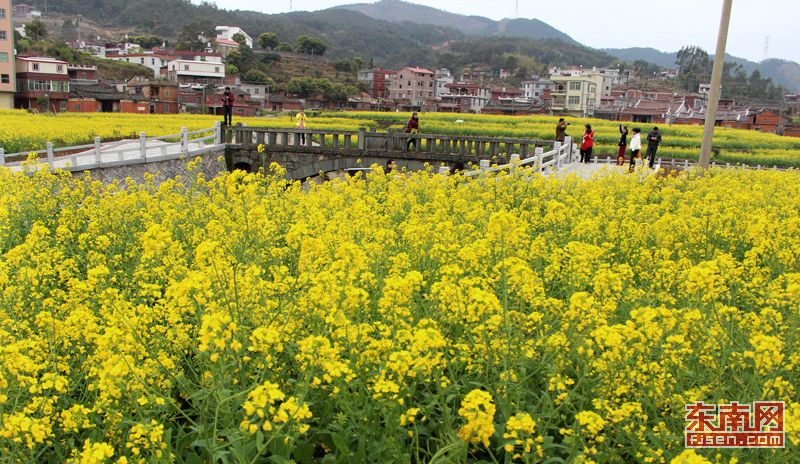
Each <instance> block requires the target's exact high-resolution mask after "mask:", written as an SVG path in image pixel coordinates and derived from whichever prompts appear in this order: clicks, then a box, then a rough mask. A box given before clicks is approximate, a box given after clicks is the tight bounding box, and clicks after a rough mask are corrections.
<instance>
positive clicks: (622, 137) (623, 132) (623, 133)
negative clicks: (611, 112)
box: [617, 124, 628, 166]
mask: <svg viewBox="0 0 800 464" xmlns="http://www.w3.org/2000/svg"><path fill="white" fill-rule="evenodd" d="M618 145H619V153H618V154H617V166H622V165H624V164H625V148H626V147H627V146H628V127H627V126H623V125H622V124H620V125H619V144H618Z"/></svg>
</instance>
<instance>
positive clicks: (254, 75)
mask: <svg viewBox="0 0 800 464" xmlns="http://www.w3.org/2000/svg"><path fill="white" fill-rule="evenodd" d="M242 79H243V80H244V81H245V82H247V83H250V84H255V83H258V84H266V83H267V79H269V76H267V75H266V74H264V73H263V72H261V71H259V70H257V69H251V70H250V71H247V73H246V74H245V75H244V77H243V78H242Z"/></svg>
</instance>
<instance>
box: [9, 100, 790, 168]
mask: <svg viewBox="0 0 800 464" xmlns="http://www.w3.org/2000/svg"><path fill="white" fill-rule="evenodd" d="M308 116H309V117H308V120H307V121H306V127H307V128H309V129H318V130H341V131H358V129H359V128H361V127H365V128H375V129H377V130H378V131H386V130H387V129H388V128H390V127H393V128H394V129H395V130H398V131H400V130H402V128H403V126H404V125H405V123H406V122H407V121H408V119H409V117H410V114H405V113H374V112H373V113H371V112H349V113H346V112H336V113H333V112H322V113H317V112H310V113H309V114H308ZM0 118H2V121H3V123H4V124H3V127H4V130H3V131H2V132H1V133H0V147H2V148H4V149H5V152H6V153H17V152H24V151H30V150H43V149H44V148H45V146H46V143H47V142H53V144H54V146H55V147H66V146H74V145H82V144H89V143H92V141H93V140H94V137H95V136H99V137H100V138H102V139H103V140H112V139H121V138H138V137H139V133H140V132H146V133H147V135H148V136H150V137H156V136H163V135H171V134H177V133H179V132H180V128H181V127H187V128H188V129H189V131H195V130H199V129H207V128H210V127H213V126H214V122H215V121H219V120H220V117H219V116H211V115H205V116H203V115H190V114H177V115H149V114H148V115H140V114H117V113H94V114H83V113H62V114H59V115H52V114H38V115H33V114H29V113H27V112H25V111H21V110H0ZM557 121H558V118H557V117H549V116H532V117H516V116H487V115H474V114H445V113H426V114H422V115H421V118H420V131H421V132H422V133H427V134H444V135H467V136H476V137H511V138H528V139H537V140H553V139H554V138H555V129H554V128H555V125H556V122H557ZM570 121H571V122H572V125H571V126H570V128H569V130H568V134H569V135H571V136H573V137H576V138H579V137H580V135H581V133H582V132H583V125H584V124H587V123H588V124H591V125H592V127H593V129H594V130H595V132H596V135H595V142H596V147H597V148H596V149H595V154H596V155H598V156H600V157H606V156H610V157H612V158H614V157H615V156H616V153H617V147H616V144H617V141H618V139H619V129H618V124H619V123H617V122H613V121H605V120H600V119H570ZM234 122H242V123H245V124H247V125H248V126H251V127H274V128H286V129H294V128H295V123H294V121H293V120H292V116H291V115H289V114H287V115H283V116H279V117H265V118H236V120H235V121H234ZM627 124H628V126H629V129H633V127H636V126H640V127H641V129H642V131H643V132H644V134H646V133H647V131H649V130H650V129H651V128H652V127H651V126H645V125H640V124H631V123H627ZM660 130H661V132H662V133H663V142H662V144H661V146H660V147H659V150H658V156H659V157H661V158H664V159H672V158H675V159H681V160H683V159H688V160H697V158H698V156H699V153H700V142H701V139H702V135H703V128H702V127H700V126H678V125H674V126H672V127H669V126H661V127H660ZM314 139H315V141H317V142H319V138H318V137H317V136H315V137H314ZM353 143H355V138H354V141H353ZM326 144H328V145H330V144H332V141H331V139H330V138H329V139H328V140H327V142H326ZM714 148H715V149H717V150H719V153H718V154H715V155H714V156H713V157H712V160H713V161H715V162H717V163H731V164H737V163H739V164H749V165H753V166H755V165H759V164H760V165H763V166H770V167H771V166H774V165H778V166H796V167H800V138H794V137H780V136H777V135H774V134H764V133H761V132H757V131H747V130H739V129H727V128H717V129H716V132H715V135H714ZM517 149H518V147H517Z"/></svg>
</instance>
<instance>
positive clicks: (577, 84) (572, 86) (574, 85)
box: [569, 82, 581, 90]
mask: <svg viewBox="0 0 800 464" xmlns="http://www.w3.org/2000/svg"><path fill="white" fill-rule="evenodd" d="M569 89H570V90H580V89H581V83H580V82H570V83H569Z"/></svg>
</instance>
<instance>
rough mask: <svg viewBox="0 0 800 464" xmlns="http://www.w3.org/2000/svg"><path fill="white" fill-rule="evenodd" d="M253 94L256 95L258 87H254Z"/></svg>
mask: <svg viewBox="0 0 800 464" xmlns="http://www.w3.org/2000/svg"><path fill="white" fill-rule="evenodd" d="M253 93H255V94H256V95H258V87H256V88H255V89H253Z"/></svg>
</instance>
